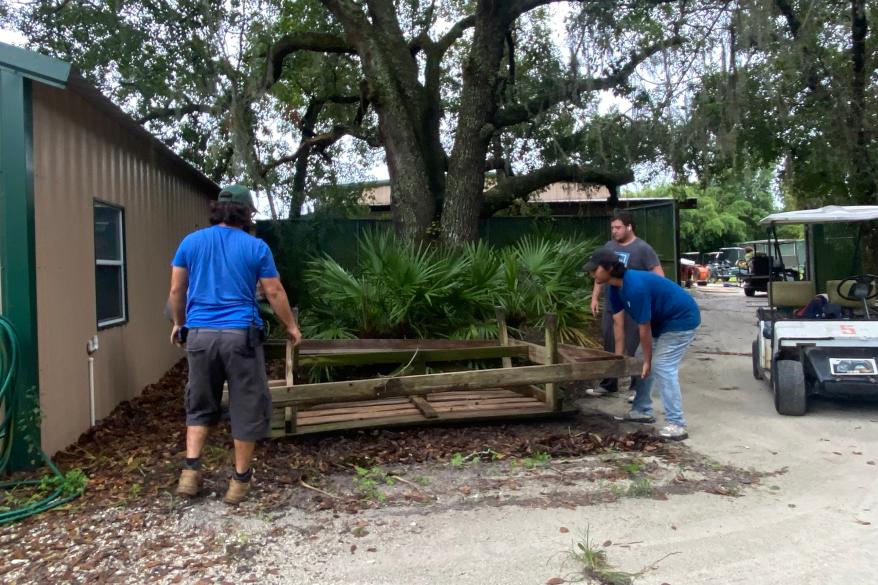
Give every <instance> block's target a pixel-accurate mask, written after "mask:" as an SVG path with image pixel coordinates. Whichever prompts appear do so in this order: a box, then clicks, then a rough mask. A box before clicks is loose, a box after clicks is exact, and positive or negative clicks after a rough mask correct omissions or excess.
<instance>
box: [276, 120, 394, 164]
mask: <svg viewBox="0 0 878 585" xmlns="http://www.w3.org/2000/svg"><path fill="white" fill-rule="evenodd" d="M344 136H353V137H354V138H358V139H359V140H362V141H363V142H365V143H367V144H368V145H369V146H371V147H373V148H378V147H379V146H381V141H380V140H379V139H378V138H377V137H375V136H372V135H370V134H367V133H365V132H363V131H362V130H361V129H360V128H353V127H351V126H347V125H344V124H337V125H335V126H333V127H332V130H330V131H329V132H324V133H322V134H315V135H314V136H312V137H311V138H306V139H305V140H302V141H301V142H300V143H299V148H297V149H296V151H295V152H293V153H292V154H289V155H287V156H282V157H280V158H277V159H275V160H273V161H269V162H267V163H265V164H264V165H263V166H262V169H261V170H260V172H259V174H260V175H261V176H263V177H264V176H266V175H267V174H268V173H269V172H270V171H271V170H273V169H275V168H277V167H279V166H281V165H284V164H287V163H291V162H294V161H296V160H298V158H299V157H301V156H307V155H308V154H310V153H311V152H312V151H316V152H318V153H322V152H323V151H325V150H326V149H327V148H329V147H330V146H332V145H333V144H335V143H336V142H338V141H339V140H341V138H343V137H344Z"/></svg>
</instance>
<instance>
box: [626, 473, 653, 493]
mask: <svg viewBox="0 0 878 585" xmlns="http://www.w3.org/2000/svg"><path fill="white" fill-rule="evenodd" d="M626 494H627V495H628V496H629V497H632V498H648V497H650V496H651V495H652V482H651V481H650V480H649V478H648V477H636V478H634V479H632V480H631V483H630V484H629V485H628V491H627V492H626Z"/></svg>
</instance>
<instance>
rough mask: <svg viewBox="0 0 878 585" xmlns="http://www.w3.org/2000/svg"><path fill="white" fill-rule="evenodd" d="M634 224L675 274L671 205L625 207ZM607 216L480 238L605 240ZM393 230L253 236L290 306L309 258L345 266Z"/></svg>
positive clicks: (356, 224)
mask: <svg viewBox="0 0 878 585" xmlns="http://www.w3.org/2000/svg"><path fill="white" fill-rule="evenodd" d="M628 211H630V212H631V213H632V214H633V215H634V219H635V222H636V225H637V234H638V236H640V237H641V238H643V239H644V240H646V241H647V242H649V243H650V245H652V247H653V248H655V251H656V252H657V253H658V255H659V259H660V260H661V263H662V267H663V268H664V270H665V274H666V275H668V276H669V277H671V278H675V276H674V275H676V274H677V273H678V268H677V262H678V254H677V233H678V229H677V221H676V210H675V206H674V204H673V202H672V201H670V200H669V201H662V202H657V203H650V204H646V205H639V206H636V207H633V206H632V207H629V208H628ZM609 219H610V214H606V215H593V216H572V215H569V216H568V215H564V216H551V217H492V218H489V219H486V220H483V221H482V222H481V225H480V231H479V233H480V234H481V238H482V240H484V241H485V242H487V243H488V244H490V245H492V246H498V247H502V246H508V245H511V244H514V243H515V242H517V241H518V240H520V239H521V238H523V237H525V236H527V235H536V236H546V237H552V238H575V239H595V240H605V239H608V238H609V235H610V229H609ZM375 229H379V230H381V229H392V224H391V223H390V221H389V220H385V219H325V218H321V219H311V218H302V219H293V220H282V221H261V222H258V223H257V226H256V235H257V236H258V237H260V238H262V239H264V240H265V242H266V243H267V244H268V245H269V247H270V248H271V250H272V252H273V253H274V257H275V261H276V262H277V268H278V271H280V274H281V279H282V280H283V282H284V286H285V287H286V288H287V292H288V293H289V296H290V299H291V301H292V302H293V303H296V304H301V303H303V301H304V300H305V299H304V293H305V291H304V289H303V286H302V275H303V274H304V272H305V269H306V268H307V265H308V262H309V260H311V259H312V258H314V257H315V256H320V255H322V254H328V255H329V256H331V257H332V258H334V259H335V260H336V261H337V262H338V263H339V264H341V265H342V266H344V267H345V268H354V267H355V266H356V265H357V261H358V257H357V255H358V253H359V250H358V246H357V241H358V240H359V238H360V236H361V235H362V234H364V233H365V232H366V231H368V230H375Z"/></svg>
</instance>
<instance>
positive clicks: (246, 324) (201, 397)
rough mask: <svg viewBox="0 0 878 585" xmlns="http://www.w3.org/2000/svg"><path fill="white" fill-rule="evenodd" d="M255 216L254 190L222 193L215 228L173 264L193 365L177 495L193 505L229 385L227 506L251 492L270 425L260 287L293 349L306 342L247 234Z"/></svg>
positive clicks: (181, 335)
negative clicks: (231, 446) (259, 446)
mask: <svg viewBox="0 0 878 585" xmlns="http://www.w3.org/2000/svg"><path fill="white" fill-rule="evenodd" d="M255 212H256V209H255V207H254V206H253V198H252V196H251V195H250V190H249V189H247V188H246V187H243V186H241V185H230V186H228V187H225V188H223V190H222V191H221V192H220V194H219V196H218V198H217V201H216V202H215V203H213V204H212V206H211V212H210V224H211V227H209V228H205V229H201V230H198V231H196V232H193V233H191V234H189V235H188V236H186V237H185V238H184V239H183V241H182V242H181V243H180V247H179V248H178V249H177V253H176V254H175V255H174V260H173V261H172V262H171V292H170V295H169V297H168V306H169V308H170V312H171V316H172V319H173V321H174V326H173V329H172V330H171V342H172V343H176V344H178V345H182V344H184V343H185V344H186V353H187V359H188V362H189V382H188V383H187V384H186V396H185V406H186V463H185V465H184V467H183V471H182V472H181V474H180V481H179V483H178V485H177V494H179V495H182V496H188V497H193V496H195V495H197V494H198V492H199V491H200V489H201V450H202V448H203V447H204V443H205V441H206V440H207V435H208V432H209V429H210V427H211V426H213V425H214V424H216V423H217V422H218V421H219V418H220V401H221V399H222V393H223V384H224V383H225V382H228V385H229V415H230V418H231V426H232V438H233V439H234V443H235V470H234V473H233V475H232V478H231V480H230V482H229V488H228V490H227V491H226V495H225V497H224V498H223V500H224V501H225V502H226V503H228V504H238V503H240V502H241V501H243V500H244V498H245V497H246V496H247V493H248V492H249V491H250V479H251V477H252V475H253V472H252V469H251V463H252V461H253V451H254V449H255V447H256V441H258V440H259V439H263V438H265V437H266V436H267V435H268V431H269V424H270V420H271V394H269V391H268V380H267V377H266V372H265V354H264V352H263V348H262V341H263V323H262V319H261V318H260V317H259V308H258V305H257V304H256V284H257V282H258V283H259V284H261V285H262V290H263V292H264V293H265V297H266V299H267V300H268V302H269V304H270V305H271V307H272V309H274V312H275V314H276V315H277V317H278V318H279V319H280V320H281V322H283V324H284V326H286V329H287V334H288V335H289V337H290V339H291V340H292V342H293V343H294V344H297V343H299V341H300V340H301V338H302V334H301V333H300V332H299V326H298V324H297V323H296V319H295V317H294V315H293V312H292V310H291V309H290V303H289V300H288V299H287V293H286V291H284V287H283V285H282V284H281V282H280V277H279V275H278V272H277V268H275V265H274V257H273V256H272V255H271V250H269V249H268V246H267V245H266V244H265V242H263V241H262V240H259V239H257V238H254V237H253V236H251V235H250V234H249V233H248V231H249V230H250V228H251V227H252V225H253V214H254V213H255Z"/></svg>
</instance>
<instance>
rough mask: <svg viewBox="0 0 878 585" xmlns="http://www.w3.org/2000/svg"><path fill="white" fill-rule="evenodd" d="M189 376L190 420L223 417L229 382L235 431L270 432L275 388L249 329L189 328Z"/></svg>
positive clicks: (251, 435)
mask: <svg viewBox="0 0 878 585" xmlns="http://www.w3.org/2000/svg"><path fill="white" fill-rule="evenodd" d="M186 353H187V356H188V360H189V382H188V383H187V384H186V398H185V400H186V425H187V426H212V425H214V424H216V423H217V422H219V418H220V402H221V401H222V395H223V383H224V382H226V381H228V383H229V415H230V417H231V422H232V437H234V438H235V439H238V440H239V441H258V440H260V439H264V438H265V437H267V436H268V431H269V426H270V422H271V394H269V392H268V378H267V376H266V373H265V353H264V352H263V349H262V346H261V345H260V346H259V347H255V348H253V347H249V344H248V343H247V330H246V329H198V328H196V329H191V330H190V331H189V337H188V338H187V340H186Z"/></svg>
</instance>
